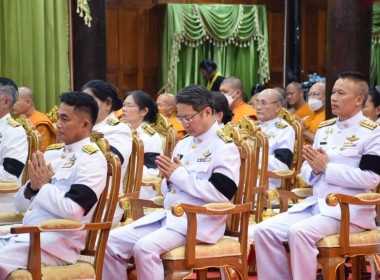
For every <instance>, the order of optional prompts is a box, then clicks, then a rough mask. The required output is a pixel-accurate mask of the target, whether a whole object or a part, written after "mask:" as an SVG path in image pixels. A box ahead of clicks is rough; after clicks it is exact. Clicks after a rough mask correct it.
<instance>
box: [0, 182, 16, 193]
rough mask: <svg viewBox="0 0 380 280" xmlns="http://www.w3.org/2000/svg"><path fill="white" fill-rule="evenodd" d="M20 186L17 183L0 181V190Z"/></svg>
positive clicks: (8, 189)
mask: <svg viewBox="0 0 380 280" xmlns="http://www.w3.org/2000/svg"><path fill="white" fill-rule="evenodd" d="M18 188H20V184H18V183H0V190H7V191H11V190H17V189H18Z"/></svg>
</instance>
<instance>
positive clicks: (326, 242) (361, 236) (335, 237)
mask: <svg viewBox="0 0 380 280" xmlns="http://www.w3.org/2000/svg"><path fill="white" fill-rule="evenodd" d="M379 243H380V228H377V229H372V230H366V231H363V232H357V233H350V245H351V246H363V245H375V244H379ZM317 247H339V234H332V235H329V236H326V237H325V238H322V239H321V240H319V241H318V242H317Z"/></svg>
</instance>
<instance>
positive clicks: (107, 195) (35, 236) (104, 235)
mask: <svg viewBox="0 0 380 280" xmlns="http://www.w3.org/2000/svg"><path fill="white" fill-rule="evenodd" d="M95 141H96V142H97V143H98V145H99V148H100V149H101V150H102V151H104V150H105V149H106V151H107V152H106V153H105V157H106V159H107V166H108V172H107V177H108V180H107V183H106V187H105V188H104V190H103V192H102V194H101V196H100V199H99V202H98V204H97V206H96V209H95V212H94V214H93V218H92V222H91V223H88V224H82V223H80V222H78V221H72V220H50V221H46V222H44V223H41V224H40V225H36V226H21V227H14V228H12V229H11V233H16V234H26V233H29V235H30V249H29V260H28V269H27V270H16V271H14V272H12V273H11V274H9V275H8V277H7V280H16V279H42V276H43V279H45V280H47V279H56V280H57V279H95V278H96V279H102V269H103V258H104V253H105V248H106V245H107V239H108V235H109V231H110V229H111V226H112V219H113V216H114V212H115V207H116V203H117V201H118V193H119V187H120V172H121V171H120V169H121V168H120V160H119V158H117V157H116V156H115V155H113V154H112V153H110V152H109V146H108V143H106V142H105V140H104V139H103V138H101V139H100V138H97V139H96V140H95ZM111 177H112V179H110V178H111ZM106 202H107V203H106ZM54 230H59V231H71V230H86V231H88V233H87V237H86V245H85V249H84V250H83V251H82V252H81V255H86V256H94V257H95V259H94V263H89V262H77V263H76V264H72V265H67V266H43V267H42V268H41V249H40V245H41V243H40V240H41V232H44V231H54Z"/></svg>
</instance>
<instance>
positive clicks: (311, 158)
mask: <svg viewBox="0 0 380 280" xmlns="http://www.w3.org/2000/svg"><path fill="white" fill-rule="evenodd" d="M302 155H303V158H304V160H306V161H307V162H308V163H309V165H310V167H311V168H312V169H313V173H314V174H315V175H318V174H319V173H321V172H324V171H325V166H326V165H327V164H328V163H329V157H328V155H327V153H326V151H325V150H324V149H323V148H320V147H319V148H317V149H314V148H313V147H312V146H309V145H305V146H303V148H302Z"/></svg>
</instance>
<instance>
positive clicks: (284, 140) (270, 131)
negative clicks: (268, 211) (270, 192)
mask: <svg viewBox="0 0 380 280" xmlns="http://www.w3.org/2000/svg"><path fill="white" fill-rule="evenodd" d="M258 126H259V127H261V131H263V132H264V133H265V134H266V136H267V137H268V142H269V151H268V155H269V158H268V170H269V171H273V170H277V169H283V170H288V169H289V168H290V166H291V164H292V160H293V152H294V142H295V140H296V136H295V132H294V129H293V127H291V126H290V125H289V124H288V123H287V122H286V121H284V120H283V119H281V118H275V119H273V120H270V121H266V122H259V123H258ZM280 185H281V179H274V178H269V188H270V189H274V188H278V187H280Z"/></svg>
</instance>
